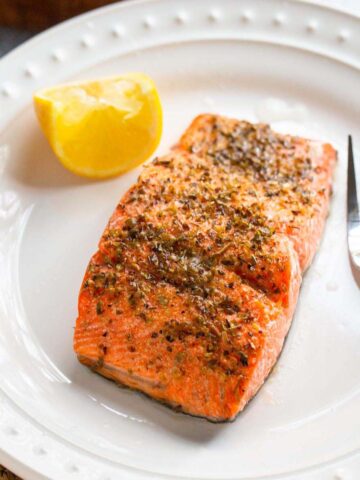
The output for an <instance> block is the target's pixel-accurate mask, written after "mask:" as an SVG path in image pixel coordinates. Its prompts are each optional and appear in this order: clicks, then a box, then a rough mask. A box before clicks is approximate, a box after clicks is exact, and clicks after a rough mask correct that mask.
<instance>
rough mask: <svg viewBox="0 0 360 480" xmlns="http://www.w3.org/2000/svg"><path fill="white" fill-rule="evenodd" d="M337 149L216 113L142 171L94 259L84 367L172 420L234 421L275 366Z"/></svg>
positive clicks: (86, 285)
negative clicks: (159, 405) (164, 409)
mask: <svg viewBox="0 0 360 480" xmlns="http://www.w3.org/2000/svg"><path fill="white" fill-rule="evenodd" d="M335 159H336V152H335V150H334V149H333V148H332V147H331V146H330V145H327V144H326V145H323V144H320V143H318V142H314V141H310V140H305V139H301V138H298V137H291V136H284V135H279V134H277V133H275V132H273V131H272V130H271V129H270V128H269V127H268V126H267V125H262V124H258V125H253V124H250V123H248V122H242V121H237V120H232V119H227V118H225V117H220V116H216V115H201V116H199V117H197V118H196V119H195V120H194V121H193V122H192V124H191V125H190V127H189V128H188V129H187V130H186V132H185V133H184V134H183V136H182V137H181V139H180V142H179V143H178V145H176V146H175V147H174V149H173V150H172V151H171V152H170V153H169V154H168V155H166V156H164V157H161V158H157V159H155V160H154V161H153V162H152V163H151V164H149V165H147V166H145V168H144V170H143V172H142V174H141V175H140V177H139V179H138V182H137V183H136V185H134V186H133V187H132V188H131V189H130V190H129V191H128V192H127V193H126V194H125V196H124V197H123V198H122V200H121V201H120V203H119V204H118V205H117V207H116V209H115V212H114V213H113V215H112V217H111V218H110V220H109V223H108V225H107V227H106V229H105V231H104V233H103V235H102V238H101V239H100V243H99V249H98V251H97V252H96V253H95V255H94V256H93V257H92V259H91V260H90V263H89V265H88V268H87V270H86V273H85V277H84V280H83V283H82V286H81V290H80V295H79V314H78V318H77V321H76V328H75V335H74V349H75V352H76V354H77V356H78V359H79V360H80V362H82V363H83V364H85V365H87V366H88V367H90V368H92V369H93V370H94V371H96V372H98V373H100V374H101V375H104V376H105V377H108V378H110V379H112V380H114V381H116V382H118V383H120V384H124V385H126V386H128V387H131V388H134V389H137V390H140V391H142V392H144V393H146V394H148V395H150V396H151V397H153V398H155V399H157V400H159V401H161V402H164V403H166V404H168V405H170V406H172V407H174V408H176V409H178V410H181V411H183V412H186V413H190V414H192V415H196V416H200V417H205V418H207V419H208V420H211V421H215V422H219V421H226V420H232V419H234V418H235V416H236V415H237V414H238V413H239V412H240V411H241V410H242V409H243V408H244V406H245V405H246V404H247V402H248V401H249V400H250V399H251V398H252V397H253V396H254V395H255V393H256V392H257V390H258V389H259V388H260V386H261V385H262V383H263V382H264V380H265V379H266V377H267V375H268V374H269V372H270V370H271V368H272V367H273V365H274V364H275V362H276V359H277V358H278V356H279V354H280V352H281V349H282V346H283V342H284V339H285V337H286V334H287V332H288V329H289V327H290V323H291V319H292V316H293V313H294V309H295V306H296V302H297V298H298V294H299V288H300V284H301V275H302V272H303V271H304V270H305V269H306V268H307V266H308V265H309V263H310V262H311V259H312V257H313V255H314V253H315V251H316V248H317V244H318V241H319V238H320V236H321V232H322V229H323V226H324V222H325V217H326V214H327V210H328V204H329V196H330V190H331V177H332V171H333V168H334V164H335Z"/></svg>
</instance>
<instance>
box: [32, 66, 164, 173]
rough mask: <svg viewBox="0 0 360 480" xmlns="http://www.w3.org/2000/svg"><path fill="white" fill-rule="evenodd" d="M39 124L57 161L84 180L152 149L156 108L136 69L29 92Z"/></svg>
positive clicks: (125, 165)
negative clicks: (32, 97) (32, 95)
mask: <svg viewBox="0 0 360 480" xmlns="http://www.w3.org/2000/svg"><path fill="white" fill-rule="evenodd" d="M34 105H35V111H36V114H37V117H38V119H39V122H40V125H41V128H42V130H43V132H44V134H45V136H46V138H47V139H48V141H49V143H50V145H51V148H52V149H53V151H54V152H55V154H56V156H57V157H58V158H59V160H60V161H61V163H62V164H63V165H64V166H65V167H66V168H67V169H69V170H71V171H72V172H73V173H76V174H78V175H81V176H85V177H90V178H107V177H113V176H115V175H119V174H121V173H123V172H126V171H127V170H130V169H131V168H134V167H136V166H137V165H139V164H141V163H142V162H144V161H145V160H146V159H147V158H148V157H150V155H151V154H152V153H153V152H154V151H155V149H156V147H157V146H158V144H159V141H160V137H161V132H162V109H161V103H160V98H159V94H158V92H157V90H156V86H155V84H154V82H153V80H152V79H151V78H150V77H148V76H147V75H144V74H142V73H129V74H125V75H121V76H116V77H111V78H104V79H101V80H96V81H87V82H79V83H71V84H67V85H59V86H55V87H51V88H48V89H45V90H41V91H39V92H37V93H36V94H35V95H34Z"/></svg>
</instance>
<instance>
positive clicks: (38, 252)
mask: <svg viewBox="0 0 360 480" xmlns="http://www.w3.org/2000/svg"><path fill="white" fill-rule="evenodd" d="M359 66H360V21H359V19H357V18H355V17H352V16H350V15H349V14H344V13H340V12H337V11H335V10H331V9H325V8H322V7H316V6H313V5H310V4H304V3H298V2H296V1H287V2H283V1H276V0H253V1H251V2H250V1H238V0H233V1H232V0H222V1H219V0H214V1H212V2H208V1H206V0H197V1H194V0H192V1H191V0H188V1H184V0H172V1H171V2H170V1H167V0H154V1H146V2H143V1H141V2H131V3H125V4H121V5H114V6H111V7H109V8H106V9H102V10H99V11H95V12H94V13H91V14H89V15H85V16H82V17H79V18H78V19H76V20H74V21H71V22H67V23H65V24H63V25H61V26H60V27H57V28H55V29H52V30H50V31H49V32H47V33H45V34H42V35H40V36H38V37H37V38H35V39H34V40H32V41H30V42H28V43H27V44H26V45H24V46H23V47H21V48H19V49H18V50H16V51H15V52H14V53H12V54H10V55H9V56H7V57H5V58H4V59H3V60H2V61H1V62H0V162H1V163H0V167H1V172H2V177H1V186H0V379H1V382H0V383H1V388H0V447H1V454H0V460H1V461H2V462H4V463H5V464H6V465H7V466H9V467H10V468H13V469H14V470H15V471H16V472H17V473H18V474H20V475H22V476H24V477H25V478H26V480H32V479H37V478H43V477H49V478H54V479H59V480H60V479H61V480H64V479H67V478H74V479H81V480H92V479H94V480H95V479H96V480H105V479H108V480H110V479H112V480H119V479H121V480H122V479H129V480H131V479H134V480H135V479H136V480H145V479H159V478H192V479H245V478H246V479H250V478H251V479H260V478H261V479H265V478H266V479H277V478H282V479H284V478H286V479H287V478H297V479H316V480H318V479H335V478H337V479H344V480H346V479H350V478H352V479H354V480H355V479H357V478H359V475H360V458H359V456H358V455H357V452H358V449H359V446H360V433H359V432H360V398H359V397H360V396H359V391H360V348H359V345H360V292H359V289H358V287H357V285H356V284H355V282H354V280H353V277H352V273H351V270H350V267H349V263H348V258H347V251H346V235H345V170H346V168H345V167H346V156H345V152H346V150H345V146H346V136H347V134H348V133H352V134H353V135H354V139H355V143H356V145H357V146H359V145H360V130H359V123H360V122H359V116H360V97H359V87H360V71H359ZM133 70H136V71H144V72H147V73H148V74H150V75H151V76H152V77H153V78H154V79H155V81H156V83H157V84H158V87H159V90H160V94H161V97H162V101H163V105H164V115H165V129H164V135H163V138H162V143H161V146H160V148H159V152H160V153H162V152H165V151H166V150H167V149H168V148H169V146H170V145H171V144H172V143H173V142H174V141H175V140H176V139H177V138H178V136H179V134H180V132H181V131H182V130H183V129H184V128H185V126H186V125H187V124H188V123H189V121H190V120H191V119H192V117H193V116H194V115H196V114H197V113H199V112H203V111H209V110H210V111H214V112H220V113H223V114H226V115H232V116H235V117H238V118H247V119H249V120H257V118H259V117H260V119H262V120H263V119H264V120H272V119H273V120H276V121H274V122H272V124H273V127H274V128H276V129H278V130H282V131H291V132H295V133H299V134H301V135H307V136H310V137H314V138H319V139H324V140H328V141H331V142H332V143H333V144H334V145H335V146H336V147H337V148H338V149H339V165H338V168H337V172H336V179H335V187H334V197H333V200H332V205H331V213H330V217H329V220H328V223H327V227H326V232H325V235H324V239H323V242H322V245H321V249H320V251H319V253H318V255H317V257H316V259H315V261H314V264H313V265H312V267H311V269H310V271H309V272H308V273H307V274H306V278H305V280H304V284H303V288H302V291H301V298H300V301H299V305H298V308H297V312H296V315H295V319H294V322H293V326H292V329H291V332H290V335H289V338H288V340H287V343H286V346H285V349H284V351H283V354H282V356H281V359H280V361H279V363H278V365H277V367H276V369H275V371H274V372H273V373H272V375H271V377H270V378H269V379H268V381H267V382H266V384H265V386H264V387H263V388H262V389H261V391H260V393H259V394H258V395H257V396H256V398H255V399H254V400H253V401H252V402H251V404H250V405H249V406H248V407H247V408H246V410H245V411H244V412H243V413H242V414H241V415H240V416H239V417H238V418H237V420H236V421H235V422H234V423H231V424H224V425H212V424H210V423H207V422H206V421H203V420H199V419H195V418H191V417H188V416H185V415H181V414H176V413H173V412H172V411H170V410H168V409H166V408H165V407H163V406H161V405H159V404H157V403H155V402H152V401H150V400H149V399H147V398H144V397H143V396H141V395H138V394H135V393H133V392H131V391H123V390H120V389H118V388H116V386H115V385H114V384H113V383H111V382H109V381H106V380H105V379H103V378H101V377H100V376H97V375H94V374H93V373H91V372H90V371H89V370H87V369H86V368H85V367H83V366H81V365H80V364H79V363H78V362H77V360H76V359H75V357H74V354H73V351H72V334H73V325H74V321H75V317H76V308H77V293H78V289H79V285H80V282H81V280H82V276H83V273H84V269H85V266H86V264H87V261H88V259H89V257H90V255H91V253H92V252H93V251H94V249H95V248H96V244H97V241H98V239H99V237H100V234H101V232H102V230H103V228H104V226H105V223H106V221H107V218H108V217H109V215H110V214H111V211H112V209H113V207H114V206H115V204H116V202H117V201H118V199H119V197H120V196H121V195H122V194H123V192H124V191H125V190H126V189H127V188H128V186H129V185H130V184H131V183H132V182H133V181H134V180H135V178H136V176H137V175H138V171H135V172H131V173H129V174H127V175H124V176H123V177H120V178H117V179H115V180H111V181H106V182H97V183H95V182H89V181H86V180H82V179H80V178H78V177H75V176H73V175H72V174H70V173H69V172H67V171H66V170H64V169H63V168H62V167H61V166H60V164H59V163H58V162H57V161H56V159H55V158H54V156H53V154H52V153H51V151H50V149H49V147H48V145H47V143H46V141H45V139H44V138H43V136H42V134H41V132H40V130H39V127H38V125H37V122H36V120H35V116H34V113H33V109H32V105H31V95H32V92H33V91H34V90H35V89H37V88H39V87H40V86H43V85H50V84H54V83H57V82H60V81H64V80H70V79H79V78H91V77H98V76H104V75H108V74H114V73H119V72H126V71H133ZM269 98H275V99H278V100H277V101H274V100H272V101H269ZM279 100H280V101H282V102H283V103H281V102H280V104H279ZM274 105H275V107H276V108H275V109H274ZM270 107H271V108H270ZM358 154H359V152H358ZM358 157H359V155H358Z"/></svg>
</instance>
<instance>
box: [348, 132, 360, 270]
mask: <svg viewBox="0 0 360 480" xmlns="http://www.w3.org/2000/svg"><path fill="white" fill-rule="evenodd" d="M347 237H348V247H349V253H350V258H351V260H352V263H353V265H354V267H355V268H357V269H359V270H360V214H359V203H358V197H357V191H356V175H355V165H354V152H353V146H352V138H351V135H349V137H348V179H347Z"/></svg>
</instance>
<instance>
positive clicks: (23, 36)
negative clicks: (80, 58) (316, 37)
mask: <svg viewBox="0 0 360 480" xmlns="http://www.w3.org/2000/svg"><path fill="white" fill-rule="evenodd" d="M304 1H306V0H304ZM312 3H318V4H320V5H328V6H331V7H334V8H339V9H341V10H347V11H349V12H351V13H353V14H354V13H355V14H356V15H359V16H360V1H359V0H312ZM34 35H36V32H30V31H24V30H18V29H14V28H9V27H2V26H0V57H2V56H3V55H5V54H6V53H8V52H10V51H11V50H12V49H13V48H15V47H17V46H18V45H20V44H21V43H23V42H25V41H26V40H28V39H29V38H31V37H32V36H34ZM0 480H21V479H19V477H17V476H16V475H14V474H13V473H11V472H9V471H8V470H7V469H6V468H4V467H2V466H1V465H0Z"/></svg>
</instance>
